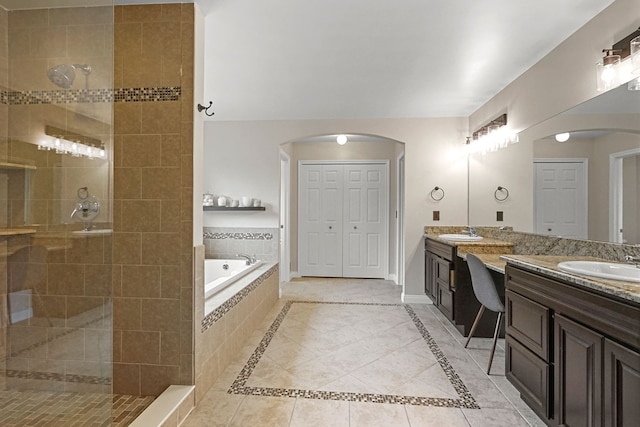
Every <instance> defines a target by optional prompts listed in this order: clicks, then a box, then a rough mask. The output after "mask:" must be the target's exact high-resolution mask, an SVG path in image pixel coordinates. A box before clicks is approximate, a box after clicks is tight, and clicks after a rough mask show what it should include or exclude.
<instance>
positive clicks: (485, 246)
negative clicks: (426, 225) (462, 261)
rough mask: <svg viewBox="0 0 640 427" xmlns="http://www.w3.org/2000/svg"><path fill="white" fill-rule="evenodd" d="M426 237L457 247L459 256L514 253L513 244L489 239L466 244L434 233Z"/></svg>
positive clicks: (426, 234) (427, 234)
mask: <svg viewBox="0 0 640 427" xmlns="http://www.w3.org/2000/svg"><path fill="white" fill-rule="evenodd" d="M424 237H425V238H428V239H432V240H435V241H438V242H441V243H445V244H447V245H450V246H455V247H456V252H457V253H458V255H461V254H466V253H472V254H474V255H481V254H493V255H505V254H511V253H513V243H511V242H505V241H503V240H497V239H491V238H487V237H485V238H483V239H482V240H479V241H477V242H466V241H456V240H449V239H443V238H440V237H438V235H437V234H432V233H425V235H424ZM461 256H463V257H464V255H461ZM498 271H499V270H498ZM502 272H503V273H504V266H503V268H502Z"/></svg>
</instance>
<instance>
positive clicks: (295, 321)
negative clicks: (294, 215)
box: [183, 278, 544, 427]
mask: <svg viewBox="0 0 640 427" xmlns="http://www.w3.org/2000/svg"><path fill="white" fill-rule="evenodd" d="M282 293H283V296H282V298H281V299H280V300H279V301H278V302H277V304H276V305H275V306H274V307H273V309H272V310H271V311H270V312H269V313H268V315H267V316H266V318H265V319H264V320H263V322H262V323H261V324H259V325H258V328H257V330H256V331H254V333H253V334H252V335H251V337H250V339H249V341H248V342H247V344H246V345H245V346H243V347H242V348H240V349H239V351H238V352H237V353H236V354H235V359H234V360H233V362H232V363H231V364H230V365H229V366H228V368H227V369H226V370H224V371H223V372H222V373H221V374H220V376H219V378H218V381H216V383H215V384H214V385H213V386H212V388H211V390H210V391H209V392H208V393H207V394H206V395H205V396H204V397H203V398H201V400H200V401H199V403H198V405H197V406H196V408H195V409H194V411H193V412H192V414H191V415H190V416H189V417H188V418H187V419H186V420H185V422H184V424H183V427H204V426H207V427H208V426H211V425H212V424H215V425H229V426H239V425H255V426H273V425H286V426H289V427H301V426H304V427H308V426H329V425H331V426H345V427H346V426H349V425H351V426H358V425H363V426H364V425H366V426H368V427H375V426H394V427H395V426H402V427H409V426H429V425H434V426H436V425H437V426H460V427H469V426H487V425H491V426H497V427H503V426H504V427H506V426H509V427H514V426H516V427H519V426H521V427H528V426H535V427H542V426H544V423H542V421H541V420H540V419H539V418H538V417H537V416H536V415H535V414H533V412H532V411H531V410H530V409H529V408H528V407H527V406H526V404H525V403H524V402H523V401H522V400H521V399H520V397H519V393H518V392H516V390H515V389H514V388H513V386H511V384H510V383H508V382H507V381H506V379H505V377H504V374H501V373H499V372H494V373H493V374H492V375H491V376H487V375H486V373H485V372H484V369H485V368H486V363H487V360H488V357H489V352H490V347H491V339H483V338H478V339H477V340H474V341H473V342H472V343H471V345H470V346H469V348H468V349H464V347H463V345H464V340H465V338H464V337H462V336H461V335H460V333H459V332H458V331H457V330H455V328H453V327H452V326H451V325H450V324H449V323H448V321H447V320H446V319H445V318H444V316H442V315H441V314H440V312H439V311H438V310H437V309H434V307H432V306H430V305H410V306H409V307H411V308H412V310H413V311H414V313H415V317H416V318H417V319H418V320H419V322H421V323H422V325H423V326H424V328H425V330H426V331H427V332H428V334H429V336H430V337H431V338H432V339H433V341H434V343H435V345H436V346H437V348H439V349H440V351H441V352H442V355H443V356H444V358H446V360H448V362H449V365H450V370H449V371H448V374H450V375H453V374H454V373H455V374H456V375H457V376H458V377H459V379H460V381H461V382H462V383H463V384H464V385H465V386H466V388H467V390H468V392H469V393H470V395H471V396H472V397H473V399H474V400H475V402H476V403H477V405H478V406H479V409H478V408H464V407H462V408H461V407H449V406H422V405H419V404H412V403H405V404H399V403H384V401H385V398H386V399H387V400H388V401H389V399H391V400H393V399H398V398H399V397H398V396H405V397H412V396H418V397H429V398H434V399H438V398H442V399H443V400H442V401H440V402H441V403H447V402H448V403H451V402H452V401H453V400H456V399H458V398H459V396H458V394H457V392H456V390H455V388H453V386H452V384H451V381H450V380H449V378H448V376H447V374H445V372H444V371H443V369H442V366H441V365H440V364H439V363H438V360H437V357H436V356H434V354H433V352H431V350H430V349H429V346H428V344H427V343H426V341H425V338H424V336H423V334H422V333H421V332H420V331H419V329H418V328H417V327H416V322H415V321H414V318H413V317H412V316H410V315H409V313H408V311H407V310H406V309H405V308H404V307H405V306H404V305H403V304H400V303H399V302H400V293H401V289H400V288H399V287H398V286H395V285H394V284H393V283H392V282H390V281H384V280H362V279H321V278H298V279H295V280H293V281H291V282H287V283H284V284H282ZM327 302H331V304H327ZM287 305H290V308H289V311H288V312H286V314H285V313H283V309H284V308H285V306H287ZM367 313H368V314H367ZM372 315H373V316H374V317H373V318H370V316H372ZM357 316H364V320H363V319H361V320H363V321H362V322H356V321H355V319H356V318H357ZM274 322H280V323H279V324H278V323H277V325H279V326H278V327H277V330H275V331H274V329H275V327H274ZM344 324H347V325H350V328H352V327H353V328H356V329H357V330H358V331H357V332H356V336H355V337H354V336H351V335H349V333H348V331H347V330H346V329H349V328H342V326H343V325H344ZM343 329H345V330H344V331H343ZM336 330H337V332H336ZM367 331H368V332H367ZM371 331H374V332H373V333H372V332H371ZM366 336H369V338H372V339H374V340H375V344H374V345H373V347H371V345H369V346H364V347H362V348H361V351H355V349H356V348H357V346H358V344H359V343H361V344H364V342H365V341H366V340H365V337H366ZM265 338H266V339H270V342H269V343H268V346H266V347H265V346H264V345H263V344H264V343H265V341H264V340H265ZM413 338H415V339H413ZM405 339H409V340H410V342H409V343H403V342H402V340H405ZM361 341H362V342H361ZM369 344H371V343H369ZM331 346H333V350H334V351H333V353H332V355H326V354H325V355H324V356H323V355H322V354H320V353H321V352H322V351H331V350H330V349H329V347H331ZM256 352H261V357H260V359H259V361H256V360H255V357H252V355H254V354H256ZM380 352H382V353H383V354H380ZM373 353H376V354H375V355H374V356H373V360H370V359H371V357H372V356H371V355H372V354H373ZM332 356H333V357H334V359H333V360H334V361H335V362H336V363H326V358H328V357H332ZM338 360H341V361H342V363H338V362H337V361H338ZM498 361H499V362H498ZM500 363H504V345H503V340H499V342H498V348H497V349H496V356H495V361H494V365H499V364H500ZM253 365H255V367H254V368H253V370H252V371H251V375H249V376H248V378H247V375H246V374H247V373H248V372H249V369H250V367H251V366H253ZM247 366H249V367H247ZM350 369H351V371H350V372H348V373H345V374H342V375H341V373H340V372H338V375H339V376H340V378H337V379H334V380H331V378H329V377H331V376H332V375H333V374H334V373H335V372H334V371H336V370H339V371H344V370H350ZM496 371H498V370H496ZM332 372H333V373H332ZM238 378H240V381H242V380H244V379H245V378H247V382H246V383H245V384H244V386H243V387H244V388H245V391H248V392H251V394H247V395H245V394H235V393H233V391H232V392H231V393H230V392H229V390H230V388H232V386H233V385H234V383H235V384H236V385H238V384H239V383H237V382H236V380H237V379H238ZM295 386H300V387H297V388H294V387H295ZM418 386H420V387H422V388H418ZM425 387H426V388H425ZM267 389H273V392H272V391H271V390H267ZM286 390H290V391H286ZM291 390H297V391H295V392H293V391H291ZM332 391H333V392H335V394H330V392H332ZM401 391H402V392H403V394H401V393H400V392H401ZM263 392H266V395H265V394H264V393H263ZM276 392H279V393H282V394H283V395H284V396H283V397H278V396H274V395H273V394H276ZM298 392H299V393H301V395H300V396H297V397H295V396H293V394H296V393H298ZM302 392H308V394H302ZM360 396H362V400H367V399H369V400H376V398H378V397H380V400H379V401H378V402H375V403H374V402H370V401H356V399H357V398H359V397H360ZM388 396H393V397H391V398H389V397H388ZM328 397H332V398H336V399H341V398H345V400H327V399H326V398H328ZM416 402H418V400H416ZM436 402H438V400H433V401H432V403H436ZM267 420H268V421H267Z"/></svg>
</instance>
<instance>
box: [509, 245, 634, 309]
mask: <svg viewBox="0 0 640 427" xmlns="http://www.w3.org/2000/svg"><path fill="white" fill-rule="evenodd" d="M500 259H502V260H504V261H506V263H507V265H509V264H511V265H513V266H515V267H519V268H522V269H524V270H527V271H531V272H534V273H540V274H543V275H546V276H549V277H552V278H555V279H560V280H564V281H565V282H567V283H571V284H573V285H577V286H580V287H584V288H588V289H592V290H595V291H599V292H602V293H605V294H608V295H612V296H616V297H618V298H622V299H625V300H627V301H632V302H635V303H640V284H634V283H632V282H624V281H621V280H608V279H600V278H598V277H590V276H582V275H576V274H571V273H566V272H564V271H561V270H560V269H559V268H558V263H560V262H563V261H608V260H605V259H602V258H596V257H590V256H556V255H502V256H501V257H500Z"/></svg>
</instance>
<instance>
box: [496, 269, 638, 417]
mask: <svg viewBox="0 0 640 427" xmlns="http://www.w3.org/2000/svg"><path fill="white" fill-rule="evenodd" d="M506 287H507V290H506V317H505V326H506V340H505V349H506V377H507V379H508V380H509V381H510V382H511V383H512V384H513V385H514V386H515V387H516V388H517V389H518V390H519V391H520V393H521V396H522V399H523V400H524V401H525V402H526V403H527V404H528V405H529V406H530V407H531V408H532V409H533V410H534V411H535V412H536V413H537V414H538V415H539V416H540V417H541V418H542V419H543V420H545V422H546V423H547V424H548V425H550V426H631V425H634V426H635V425H637V424H636V423H637V420H638V419H640V405H639V404H638V402H640V352H639V351H638V350H639V348H640V304H637V303H635V302H632V301H627V300H622V299H621V298H618V297H615V296H613V295H608V294H605V293H601V292H598V291H595V290H590V289H588V288H585V287H582V286H579V285H576V284H573V283H570V282H565V281H563V280H559V279H555V278H552V277H549V276H545V275H543V274H540V273H533V272H531V271H528V270H525V269H520V268H518V267H514V266H513V265H508V266H507V269H506Z"/></svg>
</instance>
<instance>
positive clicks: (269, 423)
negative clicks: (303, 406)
mask: <svg viewBox="0 0 640 427" xmlns="http://www.w3.org/2000/svg"><path fill="white" fill-rule="evenodd" d="M295 402H296V400H295V399H289V398H285V397H259V396H246V397H245V398H244V400H243V401H242V403H241V404H240V407H239V408H238V410H237V411H236V413H235V415H234V416H233V418H232V419H231V421H230V422H229V424H228V425H229V427H247V426H251V427H262V426H264V427H280V426H283V427H287V426H289V422H290V421H291V415H292V413H293V408H294V406H295Z"/></svg>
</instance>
